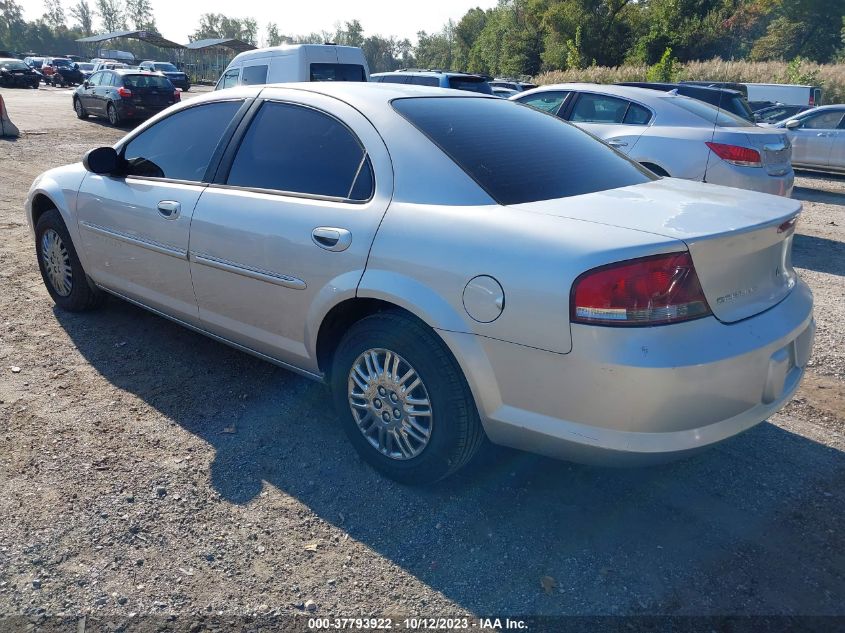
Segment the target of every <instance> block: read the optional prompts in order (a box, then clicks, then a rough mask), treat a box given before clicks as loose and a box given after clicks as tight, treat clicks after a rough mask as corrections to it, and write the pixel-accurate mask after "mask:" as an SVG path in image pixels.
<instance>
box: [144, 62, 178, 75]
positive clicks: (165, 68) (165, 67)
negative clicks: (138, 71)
mask: <svg viewBox="0 0 845 633" xmlns="http://www.w3.org/2000/svg"><path fill="white" fill-rule="evenodd" d="M147 66H154V67H155V69H156V70H160V71H162V72H165V73H178V72H179V69H178V68H176V66H174V65H173V64H169V63H167V62H162V63H160V64H147Z"/></svg>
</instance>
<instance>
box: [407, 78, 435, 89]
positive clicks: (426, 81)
mask: <svg viewBox="0 0 845 633" xmlns="http://www.w3.org/2000/svg"><path fill="white" fill-rule="evenodd" d="M408 83H409V84H414V85H417V86H435V87H437V86H439V85H440V81H439V80H438V79H437V77H425V76H422V75H411V76H410V77H408Z"/></svg>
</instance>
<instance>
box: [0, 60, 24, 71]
mask: <svg viewBox="0 0 845 633" xmlns="http://www.w3.org/2000/svg"><path fill="white" fill-rule="evenodd" d="M0 68H5V69H6V70H27V69H28V68H29V66H27V65H26V64H24V63H23V62H19V61H18V60H16V59H6V60H2V61H0Z"/></svg>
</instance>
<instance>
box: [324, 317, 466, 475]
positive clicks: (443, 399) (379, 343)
mask: <svg viewBox="0 0 845 633" xmlns="http://www.w3.org/2000/svg"><path fill="white" fill-rule="evenodd" d="M403 321H404V323H403ZM411 325H413V326H416V327H415V328H414V327H408V326H411ZM415 329H416V331H415ZM372 348H384V349H388V350H391V351H393V352H395V353H397V354H399V355H400V356H401V357H402V358H404V359H405V360H406V361H407V362H408V363H410V364H411V366H412V367H413V368H414V369H415V370H416V372H417V374H418V375H419V377H420V379H421V380H422V382H423V384H424V385H425V387H426V390H427V391H428V395H429V399H430V401H431V407H432V412H433V426H432V433H431V439H430V440H429V444H428V446H426V447H425V449H424V450H423V452H422V453H421V454H420V455H419V456H417V457H414V458H412V459H409V460H397V459H392V458H390V457H387V456H386V455H383V454H381V453H380V452H379V451H378V450H377V449H376V448H374V447H373V446H372V445H371V444H370V443H369V442H368V441H367V439H366V438H365V437H364V435H363V433H361V431H360V430H359V429H358V426H357V424H356V422H355V419H354V417H353V415H352V411H351V409H350V406H349V400H348V379H349V371H350V369H351V368H352V364H353V363H354V362H355V360H356V359H357V358H358V357H359V356H360V355H361V354H362V353H363V352H364V351H366V350H368V349H372ZM434 348H439V349H437V353H434ZM331 375H332V378H331V386H332V396H333V399H334V404H335V409H336V411H337V414H338V417H339V418H340V422H341V425H342V427H343V429H344V431H345V432H346V435H347V436H348V437H349V440H350V441H351V442H352V444H353V445H354V446H355V448H356V450H357V451H358V453H359V454H360V455H361V456H362V457H363V458H364V459H365V460H366V461H367V462H368V463H369V464H370V465H371V466H373V467H374V468H376V469H377V470H379V471H380V472H382V473H384V474H386V475H387V476H389V477H391V478H392V479H395V480H397V481H400V482H402V483H408V484H427V483H433V482H435V481H437V480H439V479H442V478H443V477H445V476H446V475H448V474H450V473H451V472H452V471H453V470H455V468H456V464H455V453H456V447H457V446H458V444H459V442H460V437H461V434H462V433H466V430H465V429H462V428H461V427H462V426H465V425H467V424H471V423H473V422H475V423H477V424H480V422H478V421H477V416H478V413H477V410H476V409H475V403H474V401H473V400H472V396H471V394H470V393H469V389H468V387H466V386H465V380H464V377H463V375H462V374H461V373H460V369H459V368H458V367H457V364H456V363H455V361H454V359H452V358H451V356H450V353H449V351H448V349H447V348H446V346H445V344H444V343H443V342H442V341H441V340H440V339H439V337H437V335H436V333H434V332H433V331H431V330H430V328H428V326H426V325H424V324H421V323H415V322H414V320H413V319H412V318H411V317H406V316H404V315H394V314H387V315H382V314H379V315H374V316H371V317H367V318H365V319H363V320H361V321H359V322H358V323H356V324H355V325H354V326H353V327H352V328H351V329H350V330H349V332H348V333H347V335H346V336H345V337H344V339H343V340H342V341H341V343H340V345H339V346H338V349H337V351H336V353H335V357H334V360H333V367H332V374H331ZM472 416H474V418H475V419H474V420H473V419H468V418H471V417H472Z"/></svg>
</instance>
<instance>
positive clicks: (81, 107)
mask: <svg viewBox="0 0 845 633" xmlns="http://www.w3.org/2000/svg"><path fill="white" fill-rule="evenodd" d="M178 101H180V92H179V91H178V90H177V89H176V88H175V87H174V86H173V84H172V83H170V80H169V79H168V78H167V77H164V76H162V75H159V74H156V73H151V72H147V71H143V70H128V69H126V70H124V69H120V70H101V71H99V72H96V73H94V74H93V75H92V76H91V78H90V79H89V80H87V81H85V82H84V83H83V84H82V85H81V86H79V87H78V88H77V89H76V90H75V91H74V94H73V109H74V110H75V111H76V116H78V117H79V118H80V119H85V118H87V117H88V116H89V115H91V116H98V117H104V118H107V119H108V120H109V123H111V124H112V125H120V123H121V122H122V121H127V120H130V119H146V118H149V117H151V116H153V115H154V114H158V113H159V112H161V111H162V110H164V109H165V108H167V107H169V106H171V105H173V104H174V103H177V102H178Z"/></svg>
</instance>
